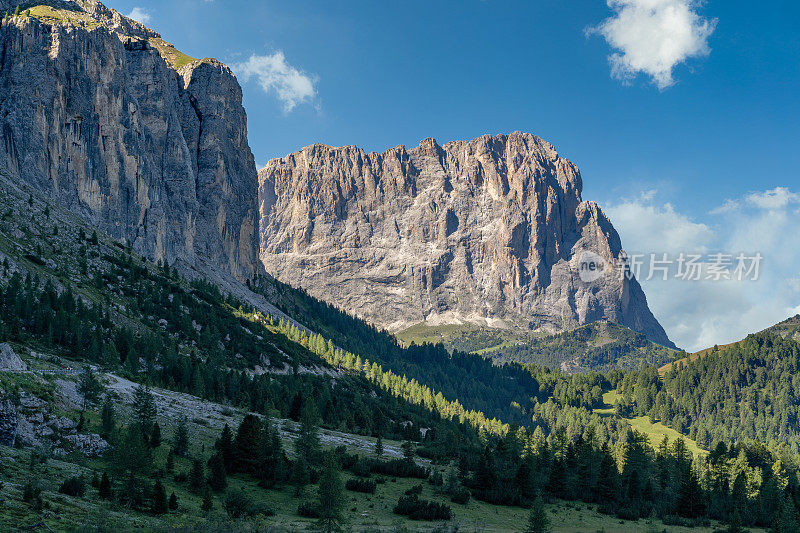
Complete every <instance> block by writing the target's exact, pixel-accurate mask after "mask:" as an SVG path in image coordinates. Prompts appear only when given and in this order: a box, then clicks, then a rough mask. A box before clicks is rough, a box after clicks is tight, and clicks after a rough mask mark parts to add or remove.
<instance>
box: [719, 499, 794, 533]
mask: <svg viewBox="0 0 800 533" xmlns="http://www.w3.org/2000/svg"><path fill="white" fill-rule="evenodd" d="M797 531H800V519H799V518H798V516H797V507H795V505H794V501H792V498H791V497H787V498H786V499H785V500H784V502H783V506H782V507H781V511H780V513H779V514H778V517H777V519H776V520H775V526H774V528H773V533H795V532H797ZM729 533H730V530H729Z"/></svg>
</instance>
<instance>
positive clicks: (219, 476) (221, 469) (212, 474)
mask: <svg viewBox="0 0 800 533" xmlns="http://www.w3.org/2000/svg"><path fill="white" fill-rule="evenodd" d="M208 470H209V474H208V485H209V486H210V487H211V490H214V491H216V492H220V491H222V490H225V487H226V486H227V485H228V480H227V473H226V472H225V462H224V461H223V459H222V454H221V453H220V452H217V453H215V454H214V455H212V456H211V458H210V459H209V460H208Z"/></svg>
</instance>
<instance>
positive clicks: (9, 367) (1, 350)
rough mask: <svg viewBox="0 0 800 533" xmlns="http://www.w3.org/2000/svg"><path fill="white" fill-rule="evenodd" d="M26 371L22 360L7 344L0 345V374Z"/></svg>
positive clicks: (26, 368)
mask: <svg viewBox="0 0 800 533" xmlns="http://www.w3.org/2000/svg"><path fill="white" fill-rule="evenodd" d="M26 370H28V365H26V364H25V363H24V362H23V361H22V359H20V358H19V356H18V355H17V354H16V352H14V349H13V348H12V347H11V345H10V344H8V343H7V342H3V343H0V372H25V371H26Z"/></svg>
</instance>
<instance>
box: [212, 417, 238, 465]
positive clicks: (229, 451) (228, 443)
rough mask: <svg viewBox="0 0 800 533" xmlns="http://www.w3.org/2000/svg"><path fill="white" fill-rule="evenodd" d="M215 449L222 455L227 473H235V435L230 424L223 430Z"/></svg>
mask: <svg viewBox="0 0 800 533" xmlns="http://www.w3.org/2000/svg"><path fill="white" fill-rule="evenodd" d="M214 448H215V449H216V450H217V451H218V452H219V453H220V454H221V455H222V460H223V463H224V464H225V471H226V472H233V456H234V451H233V434H232V433H231V428H230V427H229V426H228V424H227V423H226V424H225V427H223V428H222V433H221V434H220V436H219V438H218V439H217V442H216V443H214Z"/></svg>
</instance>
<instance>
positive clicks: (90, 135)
mask: <svg viewBox="0 0 800 533" xmlns="http://www.w3.org/2000/svg"><path fill="white" fill-rule="evenodd" d="M51 4H52V5H54V6H56V8H53V9H51V8H48V10H47V11H42V10H41V8H34V9H33V10H32V14H31V16H19V17H9V18H6V19H5V20H4V21H3V22H2V25H0V170H4V171H5V172H6V173H7V174H10V175H12V176H15V177H19V178H20V179H23V180H25V181H27V182H28V183H30V184H32V185H34V186H35V187H36V188H37V189H39V190H41V191H43V192H46V193H47V194H48V195H49V196H50V197H51V198H52V199H53V201H54V202H57V203H59V204H61V205H63V206H66V207H68V208H69V209H70V210H72V211H73V212H75V213H77V214H79V215H80V216H82V217H83V218H85V219H86V220H88V221H89V222H90V223H91V224H93V225H95V226H96V227H98V228H100V229H102V230H103V231H105V232H107V233H108V234H110V235H111V236H113V237H115V238H117V239H119V240H128V241H130V242H131V243H132V245H133V247H134V249H135V250H136V251H138V252H140V253H142V254H143V255H146V256H148V257H151V258H153V259H155V260H161V259H164V260H167V261H169V262H170V263H174V262H176V261H184V262H186V263H187V264H190V265H191V264H194V263H195V262H196V261H197V260H198V258H199V257H201V258H202V259H203V260H204V261H207V262H208V263H209V264H211V265H212V266H214V267H217V268H219V269H220V270H222V271H224V272H229V273H232V274H233V275H234V276H235V277H236V278H238V279H240V280H243V279H249V278H251V277H252V276H253V274H254V272H255V268H256V265H257V231H256V224H257V218H256V216H257V211H256V209H257V206H256V196H257V176H256V170H255V163H254V160H253V156H252V153H251V152H250V149H249V147H248V144H247V120H246V116H245V112H244V109H243V107H242V94H241V89H240V87H239V85H238V83H237V82H236V79H235V77H234V76H233V74H232V72H231V71H230V69H229V68H228V67H226V66H225V65H223V64H222V63H220V62H218V61H216V60H213V59H203V60H190V59H191V58H188V57H186V56H183V55H182V54H180V53H179V52H177V51H175V50H174V48H172V47H171V45H169V44H168V43H165V42H164V41H163V40H161V39H160V36H159V35H158V34H157V33H155V32H153V31H152V30H149V29H147V28H145V27H144V26H142V25H141V24H139V23H138V22H135V21H133V20H130V19H127V18H126V17H123V16H121V15H120V14H119V13H117V12H116V11H114V10H112V9H108V8H106V7H105V6H103V5H102V4H101V3H99V2H96V1H91V0H83V1H71V2H70V1H62V2H55V3H51ZM162 54H163V56H162ZM184 62H185V64H183V63H184Z"/></svg>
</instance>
